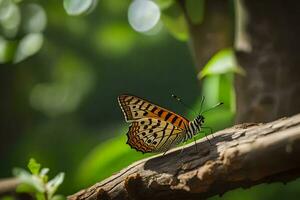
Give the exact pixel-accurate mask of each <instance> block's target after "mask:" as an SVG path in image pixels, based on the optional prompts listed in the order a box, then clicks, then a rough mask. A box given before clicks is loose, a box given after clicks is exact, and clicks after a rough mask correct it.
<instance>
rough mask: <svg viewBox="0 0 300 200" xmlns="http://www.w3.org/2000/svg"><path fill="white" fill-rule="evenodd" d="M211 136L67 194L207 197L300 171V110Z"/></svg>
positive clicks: (78, 198)
mask: <svg viewBox="0 0 300 200" xmlns="http://www.w3.org/2000/svg"><path fill="white" fill-rule="evenodd" d="M210 141H211V143H212V145H210V144H209V143H208V142H207V141H206V140H205V139H200V140H198V141H197V151H196V148H195V144H194V143H191V144H189V145H186V146H185V147H184V151H183V153H182V154H180V153H179V152H180V150H181V147H179V148H177V149H174V150H172V151H170V152H169V153H167V154H166V155H164V156H162V155H157V156H154V157H151V158H147V159H144V160H141V161H138V162H136V163H134V164H132V165H130V166H129V167H127V168H125V169H123V170H122V171H120V172H119V173H117V174H115V175H113V176H111V177H109V178H107V179H106V180H104V181H102V182H99V183H97V184H95V185H93V186H91V187H90V188H87V189H84V190H82V191H80V192H78V193H76V194H74V195H72V196H69V197H68V199H69V200H81V199H99V200H100V199H143V200H146V199H183V198H184V199H205V198H207V197H211V196H214V195H218V194H219V195H221V194H223V193H225V192H227V191H229V190H232V189H234V188H239V187H244V188H246V187H251V186H253V185H257V184H260V183H270V182H275V181H281V182H284V183H285V182H288V181H290V180H293V179H295V178H297V177H299V176H300V157H299V155H300V114H298V115H295V116H293V117H290V118H283V119H279V120H277V121H274V122H271V123H267V124H255V123H250V124H249V123H248V124H240V125H236V126H234V127H232V128H228V129H225V130H222V131H219V132H217V133H215V134H214V138H212V139H210Z"/></svg>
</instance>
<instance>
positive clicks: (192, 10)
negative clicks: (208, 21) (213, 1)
mask: <svg viewBox="0 0 300 200" xmlns="http://www.w3.org/2000/svg"><path fill="white" fill-rule="evenodd" d="M204 5H205V2H204V0H185V8H186V12H187V15H188V17H189V19H190V20H191V22H192V23H193V24H200V23H201V22H202V21H203V17H204Z"/></svg>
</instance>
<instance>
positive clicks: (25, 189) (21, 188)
mask: <svg viewBox="0 0 300 200" xmlns="http://www.w3.org/2000/svg"><path fill="white" fill-rule="evenodd" d="M16 192H18V193H29V194H30V193H34V192H36V190H35V188H34V187H33V186H32V185H29V184H26V183H21V184H19V185H18V186H17V188H16Z"/></svg>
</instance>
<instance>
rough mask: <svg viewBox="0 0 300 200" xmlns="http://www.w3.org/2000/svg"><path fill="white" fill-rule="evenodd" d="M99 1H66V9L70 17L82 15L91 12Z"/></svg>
mask: <svg viewBox="0 0 300 200" xmlns="http://www.w3.org/2000/svg"><path fill="white" fill-rule="evenodd" d="M96 4H97V0H64V8H65V10H66V12H67V13H68V14H69V15H81V14H84V13H88V12H90V11H91V8H94V7H95V5H96Z"/></svg>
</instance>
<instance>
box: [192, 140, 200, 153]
mask: <svg viewBox="0 0 300 200" xmlns="http://www.w3.org/2000/svg"><path fill="white" fill-rule="evenodd" d="M193 139H194V142H195V147H196V151H197V153H199V151H198V147H197V141H196V137H195V136H194V137H193Z"/></svg>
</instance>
